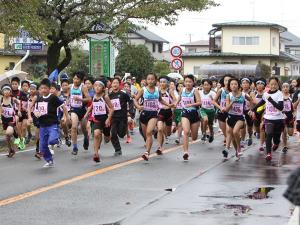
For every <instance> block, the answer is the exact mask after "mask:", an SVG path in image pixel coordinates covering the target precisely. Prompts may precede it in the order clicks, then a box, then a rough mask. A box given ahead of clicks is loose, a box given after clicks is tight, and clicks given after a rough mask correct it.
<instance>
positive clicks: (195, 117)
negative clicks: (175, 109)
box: [176, 75, 201, 161]
mask: <svg viewBox="0 0 300 225" xmlns="http://www.w3.org/2000/svg"><path fill="white" fill-rule="evenodd" d="M194 84H195V78H194V76H193V75H187V76H185V78H184V86H185V87H184V88H183V89H182V91H181V93H180V94H179V98H178V100H177V102H176V105H178V103H179V102H181V104H182V118H181V122H182V128H183V159H184V160H185V161H187V160H188V159H189V136H190V134H191V137H192V140H193V141H195V140H197V138H198V129H199V125H200V124H199V121H200V118H199V114H198V111H197V107H199V106H200V105H201V102H200V95H199V92H198V91H196V89H195V88H194Z"/></svg>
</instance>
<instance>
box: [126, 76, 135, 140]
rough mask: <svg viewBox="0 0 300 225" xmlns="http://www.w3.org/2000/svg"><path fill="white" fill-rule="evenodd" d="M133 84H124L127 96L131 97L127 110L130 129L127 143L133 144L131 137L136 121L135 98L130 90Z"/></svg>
mask: <svg viewBox="0 0 300 225" xmlns="http://www.w3.org/2000/svg"><path fill="white" fill-rule="evenodd" d="M130 86H131V83H128V82H126V83H124V91H125V92H126V93H127V95H128V96H129V97H130V101H129V103H128V108H127V111H128V112H127V122H128V129H127V134H126V135H127V140H126V143H127V144H129V143H131V141H132V139H131V135H133V129H134V119H135V111H136V110H135V107H134V102H133V99H134V97H135V96H133V95H131V89H130Z"/></svg>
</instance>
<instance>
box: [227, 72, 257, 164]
mask: <svg viewBox="0 0 300 225" xmlns="http://www.w3.org/2000/svg"><path fill="white" fill-rule="evenodd" d="M240 89H241V83H240V81H239V80H238V79H237V78H231V79H230V80H229V81H228V91H229V94H228V95H227V97H226V111H227V112H228V119H227V127H226V131H227V135H226V148H225V149H224V150H223V152H222V153H223V156H224V158H225V159H227V157H228V151H229V148H230V143H231V141H232V143H233V146H234V148H235V151H236V154H235V155H236V157H237V158H240V157H241V155H242V152H241V129H243V128H244V127H245V117H244V105H245V101H246V100H248V101H249V102H250V104H252V99H251V97H250V96H249V95H248V94H245V93H244V92H241V90H240Z"/></svg>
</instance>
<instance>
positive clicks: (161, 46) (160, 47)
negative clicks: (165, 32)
mask: <svg viewBox="0 0 300 225" xmlns="http://www.w3.org/2000/svg"><path fill="white" fill-rule="evenodd" d="M162 51H163V45H162V43H158V52H159V53H162Z"/></svg>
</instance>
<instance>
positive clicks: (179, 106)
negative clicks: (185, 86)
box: [176, 101, 182, 109]
mask: <svg viewBox="0 0 300 225" xmlns="http://www.w3.org/2000/svg"><path fill="white" fill-rule="evenodd" d="M176 109H182V103H181V101H180V102H179V103H178V104H177V106H176Z"/></svg>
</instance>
